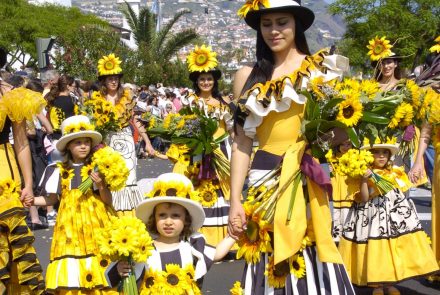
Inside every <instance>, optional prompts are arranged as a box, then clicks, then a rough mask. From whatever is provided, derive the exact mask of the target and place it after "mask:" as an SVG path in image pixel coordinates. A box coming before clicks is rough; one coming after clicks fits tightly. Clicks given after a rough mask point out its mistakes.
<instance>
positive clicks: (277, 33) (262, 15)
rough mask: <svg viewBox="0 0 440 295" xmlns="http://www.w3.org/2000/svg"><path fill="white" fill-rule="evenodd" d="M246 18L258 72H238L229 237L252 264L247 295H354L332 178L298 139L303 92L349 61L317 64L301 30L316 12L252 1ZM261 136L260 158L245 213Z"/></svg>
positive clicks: (296, 4)
mask: <svg viewBox="0 0 440 295" xmlns="http://www.w3.org/2000/svg"><path fill="white" fill-rule="evenodd" d="M239 15H241V16H243V17H244V19H245V21H246V23H247V24H248V25H250V26H251V27H252V28H253V29H255V30H256V31H257V49H256V50H257V63H256V64H255V65H254V67H253V68H251V67H244V68H242V69H240V70H239V71H238V72H237V74H236V77H235V81H234V97H240V98H241V99H240V100H239V104H238V107H237V112H236V130H235V136H234V143H233V146H232V160H231V208H230V213H229V225H228V231H229V234H230V235H231V236H232V237H234V238H235V237H237V238H239V240H238V245H239V247H240V249H239V250H238V252H237V254H238V255H239V256H241V255H243V256H244V258H245V260H246V262H247V264H246V267H245V271H244V274H243V280H242V285H243V286H244V288H245V291H244V293H245V294H246V295H250V294H315V293H316V294H319V293H326V294H354V290H353V287H352V285H351V283H350V281H349V279H348V275H347V273H346V271H345V268H344V265H343V264H342V259H341V256H340V254H339V252H338V250H337V248H336V245H335V243H334V242H333V239H332V236H331V214H330V209H329V207H328V206H329V205H328V199H327V198H328V195H327V194H328V193H331V185H330V179H329V178H328V176H327V175H326V173H325V172H324V171H323V169H322V168H321V166H320V165H319V163H317V162H316V161H315V160H314V159H313V158H312V156H311V155H310V154H308V151H307V149H306V147H307V146H308V144H307V143H306V141H305V140H304V138H303V137H302V136H301V132H300V129H301V123H302V116H303V113H304V108H305V104H306V97H304V96H303V95H301V93H300V91H301V90H302V89H304V88H306V86H307V84H308V81H310V80H311V79H314V78H317V77H320V78H322V79H323V80H324V81H330V80H333V79H337V78H340V77H341V75H342V72H343V71H344V69H345V68H346V66H347V60H346V59H345V58H343V57H340V56H329V55H328V53H327V52H326V51H325V50H323V51H320V52H318V53H316V54H314V55H310V52H309V49H308V46H307V42H306V39H305V35H304V31H305V30H306V29H308V28H309V27H310V26H311V25H312V23H313V20H314V13H313V12H312V11H311V10H310V9H308V8H306V7H304V6H301V3H300V1H293V0H281V1H271V0H269V1H247V2H246V3H245V5H244V6H243V7H242V8H241V9H240V10H239ZM297 91H298V92H297ZM254 137H258V141H259V149H258V151H257V152H256V154H255V157H254V159H253V162H252V167H251V170H250V172H249V183H250V189H249V190H248V196H247V200H246V202H245V204H244V206H243V205H242V204H241V201H240V194H241V192H242V189H243V185H244V181H245V178H246V175H247V174H248V167H249V161H250V160H249V159H250V155H251V151H252V143H253V138H254ZM302 179H305V180H306V185H305V186H304V187H303V185H302ZM292 200H294V202H292ZM260 201H261V202H260Z"/></svg>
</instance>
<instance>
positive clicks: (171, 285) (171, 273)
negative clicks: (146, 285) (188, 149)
mask: <svg viewBox="0 0 440 295" xmlns="http://www.w3.org/2000/svg"><path fill="white" fill-rule="evenodd" d="M165 269H166V272H165V274H164V282H163V284H162V291H163V294H171V295H180V294H182V293H183V292H182V290H188V289H189V288H190V286H188V284H187V281H186V273H185V272H184V271H183V270H182V269H181V268H180V267H179V265H177V264H167V265H166V266H165Z"/></svg>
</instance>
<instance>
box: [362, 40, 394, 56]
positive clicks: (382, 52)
mask: <svg viewBox="0 0 440 295" xmlns="http://www.w3.org/2000/svg"><path fill="white" fill-rule="evenodd" d="M368 43H369V44H368V45H367V48H368V49H369V51H368V55H369V56H370V59H371V60H372V61H377V60H379V59H381V58H386V57H389V56H391V55H392V54H393V52H392V51H391V48H393V45H391V44H390V41H389V40H387V39H386V37H385V36H383V37H382V38H379V37H377V36H376V37H375V38H373V39H371V40H370V41H369V42H368Z"/></svg>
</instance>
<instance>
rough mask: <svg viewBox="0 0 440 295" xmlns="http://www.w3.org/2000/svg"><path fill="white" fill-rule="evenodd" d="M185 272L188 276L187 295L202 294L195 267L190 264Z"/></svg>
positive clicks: (185, 268) (184, 269)
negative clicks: (196, 278)
mask: <svg viewBox="0 0 440 295" xmlns="http://www.w3.org/2000/svg"><path fill="white" fill-rule="evenodd" d="M183 272H184V273H185V274H186V276H185V277H186V284H187V285H188V287H189V289H188V290H187V294H194V295H198V294H202V293H201V291H200V289H199V286H198V285H197V282H196V280H195V270H194V266H193V265H192V264H191V263H189V264H187V265H186V266H185V267H184V268H183Z"/></svg>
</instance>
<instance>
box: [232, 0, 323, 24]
mask: <svg viewBox="0 0 440 295" xmlns="http://www.w3.org/2000/svg"><path fill="white" fill-rule="evenodd" d="M253 2H255V1H247V2H246V3H245V4H244V5H243V7H242V8H241V9H240V10H239V11H238V15H240V16H242V17H244V20H245V22H246V23H247V24H248V25H249V26H250V27H251V28H253V29H254V30H258V28H259V27H260V17H261V15H262V14H263V13H268V12H291V13H293V15H294V17H295V19H296V20H299V21H300V22H301V24H302V25H303V29H304V31H305V30H307V29H308V28H310V26H311V25H312V24H313V21H314V20H315V14H314V13H313V11H311V10H310V9H309V8H306V7H304V6H301V0H267V1H263V0H261V1H259V2H260V3H259V6H258V9H254V7H253ZM264 2H266V3H267V6H264V4H263V3H264Z"/></svg>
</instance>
